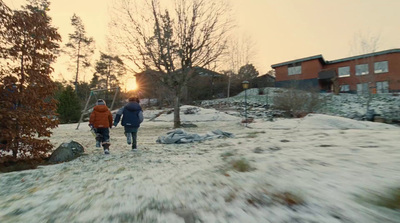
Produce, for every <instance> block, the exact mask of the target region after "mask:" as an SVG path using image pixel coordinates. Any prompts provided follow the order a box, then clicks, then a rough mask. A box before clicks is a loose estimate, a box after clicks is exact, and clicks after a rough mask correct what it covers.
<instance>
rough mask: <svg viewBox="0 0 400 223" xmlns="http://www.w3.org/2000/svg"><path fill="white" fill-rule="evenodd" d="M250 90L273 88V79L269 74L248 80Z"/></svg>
mask: <svg viewBox="0 0 400 223" xmlns="http://www.w3.org/2000/svg"><path fill="white" fill-rule="evenodd" d="M250 85H251V87H252V88H265V87H274V86H275V77H274V76H271V75H269V74H264V75H261V76H258V77H256V78H254V79H252V80H250Z"/></svg>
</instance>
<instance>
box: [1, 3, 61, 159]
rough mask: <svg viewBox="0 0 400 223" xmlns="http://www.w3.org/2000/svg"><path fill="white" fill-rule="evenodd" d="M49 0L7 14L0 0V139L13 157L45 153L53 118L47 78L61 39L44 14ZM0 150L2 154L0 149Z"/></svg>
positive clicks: (51, 88)
mask: <svg viewBox="0 0 400 223" xmlns="http://www.w3.org/2000/svg"><path fill="white" fill-rule="evenodd" d="M48 7H49V1H47V0H34V1H31V3H30V4H28V5H26V6H24V7H22V10H15V11H11V10H9V8H8V7H7V6H6V5H5V4H4V3H3V2H2V1H0V15H1V16H0V19H1V21H0V24H1V25H0V30H1V35H0V43H2V44H1V45H0V52H1V55H2V57H3V58H4V61H5V62H6V63H4V64H5V65H4V64H3V65H4V66H2V67H1V69H0V83H1V84H0V119H1V125H0V136H1V138H2V139H1V141H2V142H3V151H5V152H12V155H13V158H14V159H17V158H35V157H36V158H38V157H44V156H47V155H48V152H49V151H50V150H51V149H52V145H51V144H50V143H49V140H48V139H44V138H42V137H49V136H50V135H51V129H52V128H55V127H56V126H57V124H58V121H57V119H56V118H55V110H56V101H55V100H54V99H53V94H54V90H55V89H56V85H55V84H54V82H53V81H52V80H51V78H50V74H51V73H52V72H53V68H52V67H51V64H52V63H53V62H54V61H55V59H56V56H55V53H56V50H57V49H58V48H59V44H58V43H57V42H59V41H61V36H60V35H59V34H58V32H57V29H56V28H54V27H53V26H52V25H51V18H50V17H49V16H48V15H47V11H48V10H49V8H48ZM0 152H1V151H0Z"/></svg>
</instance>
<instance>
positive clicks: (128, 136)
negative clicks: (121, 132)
mask: <svg viewBox="0 0 400 223" xmlns="http://www.w3.org/2000/svg"><path fill="white" fill-rule="evenodd" d="M126 143H128V145H130V144H132V134H131V133H130V132H129V133H126Z"/></svg>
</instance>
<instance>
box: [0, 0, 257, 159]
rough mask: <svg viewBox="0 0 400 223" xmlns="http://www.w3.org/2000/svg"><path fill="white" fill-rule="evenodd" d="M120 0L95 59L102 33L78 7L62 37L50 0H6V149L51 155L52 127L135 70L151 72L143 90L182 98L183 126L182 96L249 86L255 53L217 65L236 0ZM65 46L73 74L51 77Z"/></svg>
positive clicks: (0, 8)
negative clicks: (11, 1) (17, 4)
mask: <svg viewBox="0 0 400 223" xmlns="http://www.w3.org/2000/svg"><path fill="white" fill-rule="evenodd" d="M117 3H118V4H116V9H117V11H118V15H117V16H114V17H113V20H112V21H113V22H112V23H113V24H112V25H111V27H112V28H113V29H116V30H114V31H115V32H113V30H111V32H110V33H113V36H112V37H113V38H112V39H113V42H112V43H109V46H108V50H106V52H100V55H99V58H98V59H97V60H96V61H95V63H94V64H93V65H92V63H91V57H92V56H93V55H94V52H95V47H94V39H93V38H92V37H89V36H88V35H87V33H86V30H85V26H84V24H83V22H82V20H81V19H80V17H79V16H78V15H76V14H73V15H72V17H71V26H72V27H73V32H72V33H70V34H69V35H68V40H67V42H66V44H63V45H62V38H61V36H60V34H59V33H58V30H57V28H56V27H54V25H53V24H52V19H51V17H50V16H49V15H48V12H49V10H50V1H49V0H32V1H29V3H28V4H27V5H25V6H23V7H22V8H21V9H18V10H11V9H10V8H9V7H8V6H7V5H6V4H5V3H4V2H3V1H2V0H0V31H1V32H0V56H1V58H2V61H0V105H1V106H0V119H1V120H2V122H1V123H0V146H1V148H0V153H1V155H2V156H3V155H10V156H11V157H12V159H21V158H32V157H33V158H43V157H46V156H47V155H48V153H49V151H51V149H52V145H51V144H50V143H49V140H48V137H50V136H51V129H54V128H55V127H57V125H58V124H59V123H73V122H77V121H78V119H79V116H80V114H81V112H82V107H83V106H84V104H85V102H86V100H87V98H88V96H89V95H90V94H92V93H93V92H92V89H116V88H121V84H122V83H121V82H122V81H121V80H122V79H123V78H126V77H127V76H129V75H128V73H129V74H130V75H131V76H132V77H133V74H136V75H138V76H140V74H142V76H143V75H144V76H145V77H146V79H147V80H150V83H149V86H148V88H147V90H146V87H145V86H141V94H142V95H143V96H146V94H147V95H148V96H149V97H151V96H154V94H158V95H162V96H163V97H162V98H161V99H162V100H165V101H168V102H169V104H170V105H171V106H173V107H174V127H175V128H177V127H180V116H179V113H180V110H179V107H180V105H181V104H182V103H191V102H194V101H197V100H204V99H212V98H216V97H229V96H230V95H233V94H236V93H239V92H240V91H241V90H242V89H241V82H242V81H243V80H251V79H254V78H256V77H257V76H258V75H259V73H258V71H257V70H256V68H255V67H254V66H253V65H252V64H251V63H250V62H249V60H246V61H244V63H243V65H242V66H241V67H239V68H236V67H231V69H226V70H225V71H222V72H221V73H220V74H218V73H216V72H214V71H213V70H216V69H217V67H220V65H221V64H223V63H224V57H226V55H227V53H228V48H229V46H228V45H229V44H228V39H229V38H231V35H232V33H231V30H232V27H233V25H232V21H231V20H230V17H229V16H227V13H228V12H229V9H228V8H227V5H228V4H225V3H224V2H221V1H214V0H210V1H204V0H193V1H187V0H177V1H176V2H175V3H176V4H175V5H174V6H173V8H170V6H165V5H163V4H162V3H161V1H159V0H142V2H141V3H144V4H138V5H131V4H130V3H132V2H130V1H122V0H120V1H117ZM128 3H129V4H128ZM110 49H114V50H110ZM115 49H117V50H115ZM115 51H117V52H118V53H114V52H115ZM236 53H238V52H237V51H236ZM247 53H248V52H247ZM60 55H68V56H69V57H70V63H69V64H70V69H71V70H72V71H73V72H74V74H75V75H74V79H73V80H63V81H58V82H57V81H54V80H52V78H51V75H52V74H53V73H54V67H53V66H54V64H55V62H56V58H57V57H59V56H60ZM236 56H237V55H236ZM232 61H233V60H232ZM126 62H129V63H130V64H134V67H135V69H133V68H132V67H130V66H128V64H127V63H126ZM242 62H243V61H242ZM236 64H238V63H237V61H236ZM90 67H91V68H93V70H94V72H93V73H92V78H91V80H90V82H84V81H80V80H81V79H82V78H81V76H82V73H83V72H84V70H85V69H87V68H90ZM199 69H200V71H199ZM201 69H205V70H208V71H212V72H211V76H206V78H204V76H203V77H202V74H201ZM217 77H218V78H217ZM109 93H110V94H104V95H102V96H101V97H102V98H103V99H105V100H106V102H110V100H112V98H111V97H109V96H108V95H113V94H114V92H109ZM118 97H119V98H117V102H120V103H123V98H124V97H127V95H123V94H119V96H118ZM107 100H109V101H107Z"/></svg>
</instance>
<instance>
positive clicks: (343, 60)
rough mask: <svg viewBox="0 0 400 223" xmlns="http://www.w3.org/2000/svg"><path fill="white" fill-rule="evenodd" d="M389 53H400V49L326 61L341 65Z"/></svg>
mask: <svg viewBox="0 0 400 223" xmlns="http://www.w3.org/2000/svg"><path fill="white" fill-rule="evenodd" d="M389 53H400V49H391V50H384V51H379V52H374V53H367V54H362V55H358V56H352V57H346V58H343V59H338V60H332V61H326V63H327V64H333V63H340V62H345V61H349V60H358V59H363V58H368V57H374V56H378V55H384V54H389Z"/></svg>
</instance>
